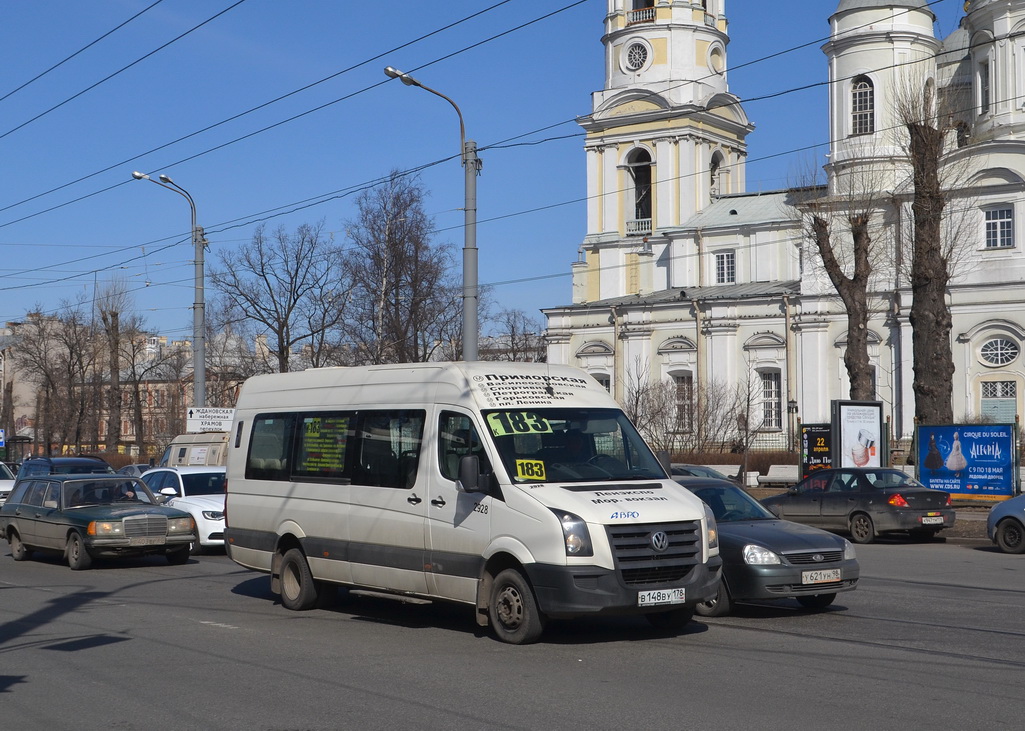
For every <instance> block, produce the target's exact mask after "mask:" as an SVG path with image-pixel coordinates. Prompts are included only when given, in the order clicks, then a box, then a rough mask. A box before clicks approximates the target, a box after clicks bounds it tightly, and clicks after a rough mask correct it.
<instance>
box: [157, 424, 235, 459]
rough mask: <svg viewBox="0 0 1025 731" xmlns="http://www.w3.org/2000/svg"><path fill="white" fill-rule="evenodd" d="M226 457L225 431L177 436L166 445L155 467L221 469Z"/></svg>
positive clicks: (226, 442) (226, 439) (226, 438)
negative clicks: (207, 467) (208, 467)
mask: <svg viewBox="0 0 1025 731" xmlns="http://www.w3.org/2000/svg"><path fill="white" fill-rule="evenodd" d="M227 456H228V432H226V431H209V432H201V433H196V434H179V435H178V436H176V437H175V438H174V439H172V440H171V443H170V444H169V445H167V449H165V450H164V454H163V455H162V456H161V457H160V462H159V463H158V464H157V467H190V466H191V467H197V466H211V465H215V466H218V467H223V466H224V460H225V459H226V458H227Z"/></svg>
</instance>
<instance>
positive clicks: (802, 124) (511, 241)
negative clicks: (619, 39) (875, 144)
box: [0, 0, 962, 338]
mask: <svg viewBox="0 0 1025 731" xmlns="http://www.w3.org/2000/svg"><path fill="white" fill-rule="evenodd" d="M237 1H238V0H163V1H162V2H156V0H94V1H93V2H88V3H86V2H81V0H33V1H32V2H6V3H3V4H2V5H0V69H3V73H2V75H0V160H2V165H3V167H2V171H3V174H2V175H0V209H2V210H0V261H2V262H3V268H2V271H3V272H4V276H3V277H2V278H0V321H4V322H5V321H12V320H18V319H21V318H22V317H24V315H25V313H26V312H27V311H29V310H31V309H34V308H37V307H38V308H40V309H42V310H43V311H46V312H49V311H53V310H54V309H55V308H57V307H58V306H59V304H60V302H61V300H70V299H74V298H75V297H78V296H82V295H84V296H88V297H91V295H92V293H93V288H94V286H95V285H97V284H98V285H100V286H101V287H102V286H103V285H104V284H105V283H106V282H109V281H110V280H111V279H112V278H118V279H121V280H123V281H124V282H125V284H126V285H127V287H128V289H129V290H130V291H131V293H132V296H133V298H134V302H135V307H136V309H137V311H138V312H139V313H140V314H141V315H142V316H143V317H144V318H145V320H146V323H147V324H148V325H149V326H150V327H151V328H152V329H155V330H159V331H160V332H162V333H164V334H167V335H168V336H170V337H172V338H183V337H188V335H189V334H190V333H191V329H192V324H191V323H192V314H191V305H192V302H193V285H192V276H193V274H192V272H193V270H192V246H191V243H190V241H189V234H188V232H189V225H190V217H189V207H188V204H187V203H186V201H185V200H184V199H183V198H181V197H179V196H177V195H175V194H173V193H171V192H170V191H167V190H162V189H160V188H159V187H158V186H156V185H153V184H151V183H148V182H146V181H135V180H133V179H132V177H131V173H132V171H133V170H141V171H143V172H147V173H152V174H154V177H155V176H156V174H157V173H165V174H167V175H169V176H170V177H171V178H172V179H174V181H175V182H176V183H178V184H180V185H181V186H182V187H184V188H185V189H187V190H188V191H189V192H190V193H191V195H192V196H193V198H194V199H195V201H196V205H197V209H198V219H199V223H200V225H202V226H204V227H205V228H206V230H207V238H208V240H209V241H210V250H209V251H208V253H207V263H208V268H209V267H212V266H214V265H216V263H217V260H218V254H219V252H222V251H229V252H230V251H231V250H232V249H234V248H235V247H237V246H239V245H240V244H244V243H246V242H248V241H249V240H250V239H251V237H252V234H253V230H254V228H255V226H256V225H257V222H259V221H265V222H266V225H267V226H268V228H271V229H274V228H277V227H278V226H284V227H285V228H286V229H288V230H294V229H295V228H296V227H297V226H299V225H300V224H302V223H315V222H319V221H323V223H324V227H325V230H327V231H330V232H332V233H333V234H334V235H335V236H336V237H338V238H339V239H340V240H342V241H344V238H345V223H346V221H347V220H350V219H352V218H353V216H354V199H355V196H354V195H353V194H351V193H350V191H352V190H354V189H358V188H359V187H360V186H361V185H363V184H366V183H368V182H370V181H373V180H375V179H377V178H379V177H381V176H384V175H387V173H388V172H389V171H390V170H392V169H403V170H404V169H410V168H414V167H419V166H421V165H426V164H429V163H433V162H436V161H439V160H444V159H445V158H452V159H449V160H448V161H447V162H443V163H441V164H437V165H433V166H432V167H429V168H427V169H425V170H424V172H423V173H422V182H423V184H424V186H425V188H426V189H427V190H428V192H429V197H428V199H427V210H428V213H430V214H432V215H433V216H434V219H435V223H436V225H437V228H438V234H437V240H439V241H447V242H449V243H451V244H453V246H454V247H455V248H456V252H457V253H456V256H457V261H458V257H459V255H458V249H459V248H461V247H462V231H461V229H460V224H461V223H462V212H461V210H460V206H461V205H462V201H463V176H462V171H461V169H460V167H459V162H458V158H457V157H456V156H457V154H458V146H459V145H458V141H459V135H458V131H459V128H458V120H457V118H456V116H455V112H454V111H453V110H452V108H451V107H450V106H449V105H448V104H446V103H445V102H444V101H443V100H441V99H439V98H437V97H435V96H433V95H431V94H428V93H426V92H424V91H423V90H421V89H416V88H411V87H406V86H403V85H402V84H401V83H399V82H398V81H389V80H388V79H387V78H386V77H385V76H384V74H383V73H382V69H383V67H384V66H387V65H392V66H395V67H397V68H399V69H402V70H404V71H407V72H409V73H411V74H412V75H414V76H415V77H416V78H418V79H419V80H420V81H421V82H423V83H424V84H426V85H428V86H431V87H433V88H434V89H437V90H438V91H441V92H443V93H445V94H447V95H448V96H450V97H452V98H453V99H454V100H455V101H456V103H457V104H459V106H460V108H461V109H462V112H463V116H464V118H465V120H466V127H467V136H468V137H470V138H472V139H474V140H476V142H477V144H478V146H479V147H481V148H490V149H482V151H481V153H480V157H481V159H482V160H483V161H484V167H483V170H482V174H481V176H480V178H479V179H478V221H479V226H478V236H477V241H478V247H479V249H480V265H479V270H480V271H479V278H480V282H481V284H488V285H491V286H492V287H493V293H494V300H495V303H496V305H497V306H498V307H500V308H510V309H512V308H515V309H521V310H524V311H526V312H527V313H528V314H529V315H531V316H534V317H536V319H537V320H538V321H540V320H541V319H542V318H541V317H540V315H539V314H538V310H539V309H540V308H544V307H554V306H558V305H563V304H567V303H569V302H570V301H571V290H570V276H569V267H570V263H571V262H572V261H574V260H575V259H576V252H577V248H578V246H579V245H580V242H581V240H582V239H583V237H584V235H585V233H586V231H585V203H584V196H585V179H584V163H585V159H584V152H583V137H582V134H581V131H580V128H579V126H578V125H576V124H575V122H574V121H573V120H574V119H575V118H576V117H578V116H580V115H584V114H587V113H589V112H590V111H591V98H590V94H591V92H593V91H597V90H599V89H600V88H601V85H602V83H603V80H604V76H603V49H602V45H601V35H602V31H603V18H604V16H605V13H606V8H607V4H606V0H583V2H579V3H574V0H551V1H549V0H509V1H508V2H504V3H502V2H501V0H448V2H445V3H428V2H423V0H391V1H390V2H381V0H376V1H374V0H371V2H366V1H365V0H364V1H363V2H355V1H354V0H287V2H286V1H283V0H243V2H241V3H239V4H237V5H236V4H235V3H236V2H237ZM154 2H156V4H155V5H154ZM494 5H497V6H498V7H495V8H494V9H491V10H487V11H486V12H482V11H485V10H486V9H487V8H490V7H491V6H494ZM836 5H837V2H836V0H774V1H773V2H766V0H729V1H728V3H727V14H728V18H729V21H730V26H729V28H730V37H731V42H730V45H729V48H728V62H729V67H730V72H729V83H730V90H731V91H732V92H733V93H735V94H737V95H738V96H740V97H741V99H742V100H747V99H753V98H754V97H760V96H764V95H769V94H774V93H777V92H785V91H787V90H790V89H795V88H799V87H804V86H808V85H813V86H811V87H810V88H808V89H805V90H802V91H795V92H792V93H785V94H782V95H780V96H775V97H773V98H768V99H765V100H761V101H750V102H746V103H745V109H746V111H747V114H748V116H749V117H750V118H751V120H752V121H753V122H754V124H755V125H756V129H755V131H754V132H753V133H752V134H751V136H750V137H749V138H748V145H749V161H748V172H747V177H748V190H751V191H756V190H772V189H777V188H780V187H785V186H786V185H787V184H788V182H790V181H791V180H792V179H793V175H794V171H795V170H797V169H799V168H801V167H802V166H806V164H807V162H808V160H810V159H814V160H815V161H816V162H821V157H822V155H823V154H824V153H825V147H820V148H818V149H817V150H815V151H810V152H809V151H803V152H792V151H794V150H799V149H801V148H807V147H810V146H813V145H824V144H825V143H826V142H827V141H828V130H827V123H826V106H825V105H826V94H827V92H826V88H825V86H824V85H823V82H825V80H826V72H827V70H826V62H825V56H824V55H823V54H822V52H821V50H820V47H821V45H822V43H823V42H824V40H825V37H826V35H827V34H828V30H829V26H828V16H829V15H830V13H831V12H832V11H834V10H835V8H836ZM150 6H152V7H150ZM232 6H234V7H232ZM961 6H962V0H940V2H937V3H935V4H933V5H932V9H933V11H934V13H935V14H936V15H937V30H938V33H939V34H940V35H941V36H945V35H947V34H949V33H950V32H952V31H953V30H954V29H955V28H956V27H957V23H958V20H959V18H960V17H961V15H962V12H961ZM147 8H149V9H148V10H147ZM229 8H230V9H229ZM144 10H145V12H142V11H144ZM222 11H225V12H223V14H221V15H219V16H218V17H216V18H214V17H213V16H215V15H217V14H218V13H221V12H222ZM138 13H141V14H140V15H139V16H138V17H137V18H135V19H134V20H131V22H129V23H127V24H125V25H124V26H123V27H121V28H119V29H117V30H114V29H115V28H117V27H118V26H119V25H121V24H122V23H125V21H128V20H129V19H130V18H132V17H133V16H135V15H136V14H138ZM477 13H479V15H477V17H474V18H471V19H469V20H466V21H465V22H462V23H459V24H458V25H455V26H454V27H451V28H449V29H447V30H442V29H444V28H445V27H446V26H449V25H451V24H454V23H458V22H459V21H461V20H463V19H464V18H468V17H469V16H472V15H474V14H477ZM549 14H551V15H550V16H549V17H547V18H544V17H543V16H546V15H549ZM211 18H213V19H211ZM208 20H209V22H206V23H205V24H204V25H202V26H201V27H199V28H198V29H195V30H193V29H194V28H195V27H196V26H199V25H200V24H202V23H204V21H208ZM520 26H524V27H520ZM111 31H113V32H111ZM190 31H191V32H190ZM108 33H109V35H108V36H107V37H105V38H103V39H102V40H98V39H100V38H101V37H102V36H104V35H105V34H108ZM183 34H184V35H183ZM179 36H181V37H179ZM424 36H429V37H427V38H424V39H423V40H418V39H420V38H421V37H424ZM94 41H98V42H96V43H94V44H93V42H94ZM89 44H93V45H91V46H89V47H88V48H85V47H86V46H88V45H89ZM799 46H803V47H801V48H797V47H799ZM83 48H85V50H82V51H81V53H78V55H75V56H74V57H73V58H70V59H69V60H67V61H66V62H65V63H63V64H61V65H60V66H58V67H57V68H55V69H53V70H51V71H49V72H48V73H45V74H44V75H42V76H41V77H40V78H38V79H36V80H34V81H32V80H33V79H35V77H37V76H38V75H39V74H43V72H45V71H47V70H48V69H50V68H51V67H52V66H54V65H55V64H57V63H59V62H61V61H62V60H64V59H66V58H68V57H69V56H71V55H72V54H74V53H75V52H77V51H79V50H80V49H83ZM794 48H797V50H794V51H792V52H790V53H786V54H784V55H782V56H780V57H777V58H774V59H771V60H760V59H764V58H765V57H767V56H769V55H771V54H774V53H778V52H780V51H785V50H788V49H794ZM396 49H397V50H396ZM322 79H327V80H326V81H323V83H318V84H315V85H313V86H309V85H311V84H314V82H318V81H320V80H322ZM26 82H31V83H28V84H27V85H25V84H26ZM22 85H25V86H24V87H23V88H19V87H22ZM304 87H309V88H305V89H304ZM300 89H304V90H303V91H299V92H298V93H293V92H296V91H297V90H300ZM285 95H290V96H287V98H285V99H283V100H281V101H277V102H275V103H272V104H267V103H268V102H271V101H272V100H274V99H277V98H278V97H282V96H285ZM261 105H266V106H263V107H262V108H260V109H258V110H257V111H254V112H252V113H248V114H244V115H243V114H242V113H244V112H247V111H248V110H251V109H254V108H256V107H260V106H261ZM238 115H242V116H238ZM226 120H230V121H226ZM222 122H223V124H222ZM204 130H205V131H204ZM214 296H215V293H214V292H213V290H212V289H209V288H208V290H207V302H208V303H209V302H210V301H211V300H212V299H213V297H214Z"/></svg>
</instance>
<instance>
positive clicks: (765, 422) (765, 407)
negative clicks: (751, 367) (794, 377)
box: [760, 371, 783, 429]
mask: <svg viewBox="0 0 1025 731" xmlns="http://www.w3.org/2000/svg"><path fill="white" fill-rule="evenodd" d="M760 375H761V379H762V429H782V428H783V401H782V393H783V390H782V380H781V377H780V376H781V374H780V372H779V371H761V373H760Z"/></svg>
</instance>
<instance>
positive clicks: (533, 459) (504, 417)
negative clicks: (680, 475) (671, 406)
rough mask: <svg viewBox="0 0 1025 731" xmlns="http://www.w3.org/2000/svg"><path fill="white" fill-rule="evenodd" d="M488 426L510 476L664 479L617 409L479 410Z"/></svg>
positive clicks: (523, 479)
mask: <svg viewBox="0 0 1025 731" xmlns="http://www.w3.org/2000/svg"><path fill="white" fill-rule="evenodd" d="M484 421H485V423H486V425H487V431H488V433H489V434H490V436H491V438H492V439H493V440H494V443H495V446H496V448H497V449H498V453H499V455H501V458H502V463H503V464H504V465H505V468H506V470H507V471H508V472H509V475H510V477H511V478H512V479H513V480H514V481H515V482H528V483H529V482H593V481H609V480H652V479H664V478H665V477H666V473H665V470H664V469H663V468H662V465H661V464H659V462H658V460H657V459H656V458H655V455H654V454H652V452H651V450H650V449H649V448H648V446H647V445H646V444H645V443H644V440H643V439H642V438H641V435H640V434H638V433H637V430H636V429H634V427H633V424H631V423H630V421H629V419H627V418H626V415H625V414H624V413H623V412H622V411H620V410H618V409H583V408H576V409H558V408H535V409H510V410H493V411H485V412H484Z"/></svg>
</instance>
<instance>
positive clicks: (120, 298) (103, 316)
mask: <svg viewBox="0 0 1025 731" xmlns="http://www.w3.org/2000/svg"><path fill="white" fill-rule="evenodd" d="M95 306H96V311H97V312H98V313H99V315H100V322H101V323H102V325H103V334H104V336H105V338H106V344H107V355H108V363H107V367H108V370H109V378H110V380H109V389H108V390H107V397H106V399H105V401H106V407H107V438H106V445H107V449H108V450H110V451H117V448H118V446H119V445H120V444H121V397H122V394H121V347H122V331H121V328H122V323H121V321H122V317H123V316H124V315H125V313H127V312H128V310H129V309H130V307H131V297H130V296H129V295H128V289H127V287H126V286H125V283H124V282H123V281H118V280H115V281H112V282H110V283H109V284H107V285H106V286H104V287H103V289H101V290H99V291H98V292H97V293H96V305H95ZM137 433H140V432H137Z"/></svg>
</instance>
